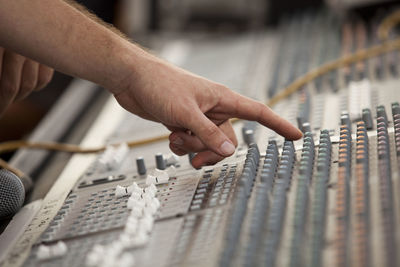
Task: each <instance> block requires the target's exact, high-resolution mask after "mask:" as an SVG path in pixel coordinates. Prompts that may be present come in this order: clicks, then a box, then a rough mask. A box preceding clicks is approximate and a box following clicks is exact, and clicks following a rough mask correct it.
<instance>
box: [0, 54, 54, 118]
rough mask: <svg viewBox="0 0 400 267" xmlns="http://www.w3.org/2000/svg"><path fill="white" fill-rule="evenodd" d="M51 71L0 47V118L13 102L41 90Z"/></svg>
mask: <svg viewBox="0 0 400 267" xmlns="http://www.w3.org/2000/svg"><path fill="white" fill-rule="evenodd" d="M53 72H54V71H53V69H52V68H49V67H47V66H45V65H43V64H40V63H38V62H36V61H33V60H31V59H29V58H26V57H24V56H21V55H19V54H17V53H14V52H13V51H11V50H7V49H4V48H3V47H0V116H1V115H2V114H3V113H4V111H5V110H6V109H7V107H8V106H9V105H10V104H11V103H12V102H14V101H18V100H21V99H23V98H25V97H27V96H28V95H29V94H30V93H31V92H32V91H38V90H41V89H43V88H44V87H45V86H46V85H47V84H48V83H49V82H50V80H51V78H52V76H53Z"/></svg>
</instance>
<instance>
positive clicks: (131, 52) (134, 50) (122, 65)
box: [102, 38, 151, 95]
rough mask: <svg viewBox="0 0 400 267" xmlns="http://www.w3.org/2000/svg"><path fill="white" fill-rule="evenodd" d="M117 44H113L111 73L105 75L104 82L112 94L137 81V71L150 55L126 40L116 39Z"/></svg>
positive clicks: (139, 70) (142, 66) (129, 86)
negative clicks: (107, 75)
mask: <svg viewBox="0 0 400 267" xmlns="http://www.w3.org/2000/svg"><path fill="white" fill-rule="evenodd" d="M118 41H119V42H120V44H119V45H117V46H115V47H116V48H115V49H113V50H114V51H113V52H112V55H114V56H112V59H115V60H113V62H114V64H113V65H111V66H110V68H111V72H112V74H111V75H109V76H110V77H109V79H108V78H107V77H106V80H105V82H104V84H102V85H103V86H104V87H105V88H107V89H108V90H109V91H110V92H111V93H112V94H114V95H117V94H120V93H121V92H123V91H125V90H127V89H128V88H132V86H133V85H134V84H135V83H136V82H137V79H138V77H139V75H140V74H139V73H141V70H142V69H143V68H144V65H145V61H147V60H148V58H150V57H151V55H150V54H148V53H147V52H146V51H144V50H143V49H141V48H140V47H138V46H137V45H135V44H133V43H130V42H129V41H127V40H122V42H121V38H120V40H118Z"/></svg>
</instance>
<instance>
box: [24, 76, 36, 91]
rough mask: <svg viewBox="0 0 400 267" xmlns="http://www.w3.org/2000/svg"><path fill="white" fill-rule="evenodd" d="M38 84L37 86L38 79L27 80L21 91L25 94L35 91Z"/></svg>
mask: <svg viewBox="0 0 400 267" xmlns="http://www.w3.org/2000/svg"><path fill="white" fill-rule="evenodd" d="M36 84H37V80H36V79H25V80H23V81H22V83H21V90H22V91H24V92H29V91H32V90H33V89H35V87H36Z"/></svg>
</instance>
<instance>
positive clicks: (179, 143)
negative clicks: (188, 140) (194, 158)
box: [172, 137, 183, 146]
mask: <svg viewBox="0 0 400 267" xmlns="http://www.w3.org/2000/svg"><path fill="white" fill-rule="evenodd" d="M172 143H173V144H174V145H177V146H181V145H183V139H182V138H180V137H176V138H175V139H174V140H173V141H172Z"/></svg>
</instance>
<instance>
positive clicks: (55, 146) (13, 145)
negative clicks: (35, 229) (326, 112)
mask: <svg viewBox="0 0 400 267" xmlns="http://www.w3.org/2000/svg"><path fill="white" fill-rule="evenodd" d="M399 15H400V13H399ZM393 50H400V38H398V39H395V40H392V41H386V42H384V43H382V44H380V45H376V46H373V47H370V48H367V49H364V50H359V51H357V52H355V53H354V54H350V55H347V56H344V57H342V58H340V59H337V60H333V61H331V62H328V63H326V64H323V65H322V66H320V67H318V68H316V69H314V70H311V71H309V72H308V73H306V74H305V75H303V76H301V77H300V78H298V79H296V80H295V81H294V82H293V83H291V84H290V85H289V86H288V87H286V88H285V89H284V90H282V92H281V93H279V94H277V95H275V96H274V97H273V98H271V99H270V100H269V101H268V102H267V105H268V106H271V107H272V106H274V105H276V104H277V103H278V102H280V101H282V100H283V99H285V98H287V97H289V96H290V95H292V94H293V93H295V92H297V91H298V90H299V89H300V88H302V87H303V86H304V85H306V84H307V83H309V82H310V81H312V80H314V79H315V78H317V77H319V76H321V75H323V74H326V73H327V72H329V71H332V70H335V69H338V68H340V67H343V66H346V65H349V64H353V63H355V62H358V61H362V60H365V59H368V58H371V57H374V56H378V55H380V54H384V53H388V52H390V51H393ZM237 121H238V119H236V118H234V119H232V120H231V122H233V123H234V122H237ZM166 139H168V135H160V136H157V137H152V138H145V139H142V140H139V141H131V142H128V143H127V144H128V146H129V147H131V148H132V147H137V146H140V145H145V144H150V143H154V142H159V141H163V140H166ZM21 148H28V149H45V150H53V151H61V152H69V153H98V152H101V151H104V149H105V148H106V146H100V147H94V148H84V147H81V146H79V145H71V144H62V143H55V142H29V141H21V140H20V141H9V142H4V143H0V154H2V153H5V152H11V151H15V150H17V149H21ZM0 167H3V168H5V169H8V170H10V171H12V172H14V173H15V174H17V175H18V173H16V172H19V173H22V172H21V171H20V170H16V169H15V168H13V167H11V166H10V165H9V164H8V163H6V162H5V161H0Z"/></svg>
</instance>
